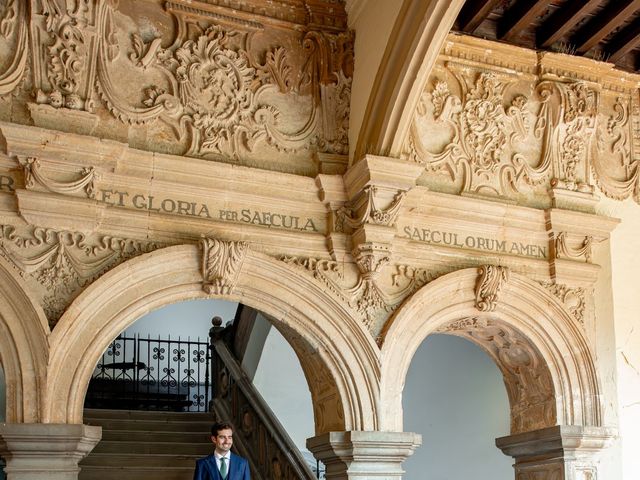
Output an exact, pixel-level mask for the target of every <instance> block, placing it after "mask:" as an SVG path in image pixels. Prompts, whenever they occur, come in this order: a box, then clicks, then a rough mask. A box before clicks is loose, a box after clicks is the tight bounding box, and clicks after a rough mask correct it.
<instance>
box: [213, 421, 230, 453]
mask: <svg viewBox="0 0 640 480" xmlns="http://www.w3.org/2000/svg"><path fill="white" fill-rule="evenodd" d="M211 441H212V442H213V444H214V445H215V446H216V452H218V453H219V454H220V455H224V454H225V453H227V452H228V451H229V450H231V445H233V430H231V429H230V428H224V429H222V430H218V434H217V435H216V436H215V437H211Z"/></svg>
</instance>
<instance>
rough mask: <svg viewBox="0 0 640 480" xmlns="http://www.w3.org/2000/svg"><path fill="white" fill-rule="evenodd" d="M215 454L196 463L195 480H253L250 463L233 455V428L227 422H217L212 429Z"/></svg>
mask: <svg viewBox="0 0 640 480" xmlns="http://www.w3.org/2000/svg"><path fill="white" fill-rule="evenodd" d="M211 441H212V442H213V444H214V445H215V450H214V452H213V453H212V454H211V455H209V456H207V457H204V458H201V459H199V460H197V461H196V471H195V473H194V475H193V480H251V477H250V475H249V473H250V472H249V463H248V462H247V461H246V460H245V459H244V458H242V457H240V456H238V455H236V454H234V453H231V446H232V445H233V427H232V426H231V424H230V423H227V422H217V423H214V424H213V426H212V427H211Z"/></svg>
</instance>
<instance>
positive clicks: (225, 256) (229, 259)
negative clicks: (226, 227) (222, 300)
mask: <svg viewBox="0 0 640 480" xmlns="http://www.w3.org/2000/svg"><path fill="white" fill-rule="evenodd" d="M200 245H201V247H202V280H203V282H202V289H203V290H204V291H205V292H207V293H208V294H210V295H229V294H230V293H231V292H233V289H234V287H235V286H236V283H237V281H238V275H239V274H240V270H241V269H242V263H243V262H244V258H245V256H246V254H247V249H248V248H249V244H248V243H246V242H226V241H224V240H216V239H213V238H203V239H202V240H201V241H200Z"/></svg>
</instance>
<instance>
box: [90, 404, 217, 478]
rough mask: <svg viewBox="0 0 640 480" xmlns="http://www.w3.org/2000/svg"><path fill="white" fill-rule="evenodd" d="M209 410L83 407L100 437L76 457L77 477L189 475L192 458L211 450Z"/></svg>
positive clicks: (163, 476)
mask: <svg viewBox="0 0 640 480" xmlns="http://www.w3.org/2000/svg"><path fill="white" fill-rule="evenodd" d="M213 422H214V416H213V414H211V413H180V412H144V411H131V410H89V409H87V410H85V412H84V423H86V424H88V425H99V426H101V427H102V440H101V441H100V443H98V445H97V446H96V447H95V449H94V450H93V451H92V452H91V453H90V454H89V456H87V457H86V458H85V459H84V460H83V461H82V462H80V467H81V468H82V470H81V472H80V476H79V480H141V479H145V478H149V479H154V480H192V479H193V470H194V468H195V460H196V459H197V458H200V457H203V456H205V455H208V454H209V453H211V452H212V451H213V446H212V444H211V441H210V439H209V437H210V435H211V433H210V430H209V429H210V427H211V424H212V423H213Z"/></svg>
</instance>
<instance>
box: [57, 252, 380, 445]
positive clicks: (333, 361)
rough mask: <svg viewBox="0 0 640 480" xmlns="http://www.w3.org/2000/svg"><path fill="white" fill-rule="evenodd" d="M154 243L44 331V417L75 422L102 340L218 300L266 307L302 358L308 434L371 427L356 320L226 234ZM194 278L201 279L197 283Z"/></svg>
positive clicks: (367, 368)
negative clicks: (157, 313) (161, 313)
mask: <svg viewBox="0 0 640 480" xmlns="http://www.w3.org/2000/svg"><path fill="white" fill-rule="evenodd" d="M206 242H215V244H212V245H211V249H209V248H207V247H206V246H205V257H206V256H207V254H208V253H212V252H213V253H212V256H211V258H212V259H213V260H214V261H213V263H210V264H208V265H206V264H205V266H204V267H203V264H202V263H203V261H202V258H203V252H202V251H201V250H200V249H199V248H198V247H197V246H195V245H182V246H176V247H168V248H164V249H161V250H158V251H155V252H152V253H149V254H146V255H142V256H140V257H137V258H135V259H132V260H129V261H127V262H125V263H123V264H122V265H120V266H118V267H117V268H115V269H114V270H112V271H110V272H108V273H107V274H105V275H104V276H102V277H101V278H100V279H98V280H97V281H96V282H94V283H93V284H92V285H91V286H90V287H89V288H87V290H86V291H84V292H83V293H82V294H81V295H80V296H79V297H78V298H77V299H76V300H75V301H74V302H73V303H72V304H71V306H70V307H69V308H68V309H67V311H66V312H65V314H64V315H63V317H62V318H61V319H60V322H59V323H58V325H57V326H56V329H55V330H54V332H53V334H52V336H51V360H50V363H49V369H50V370H49V371H50V374H49V378H48V391H49V398H50V402H49V403H48V404H47V409H46V421H48V422H63V423H81V421H82V409H83V403H84V395H85V391H86V388H87V385H88V382H89V378H90V376H91V372H92V371H93V368H94V366H95V364H96V362H97V361H98V358H99V356H100V355H101V354H102V352H103V351H104V350H105V348H106V347H107V345H108V343H109V342H110V341H111V340H112V339H113V338H114V337H115V336H116V335H117V334H118V333H119V332H120V331H122V330H123V329H124V328H126V327H127V326H128V325H129V324H131V323H133V322H134V321H135V320H137V319H138V318H139V317H141V316H142V315H143V314H145V313H147V312H149V311H151V310H154V309H156V308H159V307H161V306H163V305H166V304H169V303H173V302H177V301H183V300H189V299H194V298H202V297H205V296H206V295H207V293H205V291H203V287H204V288H205V289H206V290H208V291H209V292H210V294H212V295H215V296H217V297H220V298H225V299H229V300H233V301H238V302H241V303H244V304H247V305H249V306H251V307H253V308H256V309H259V310H261V311H263V312H264V313H266V314H268V315H269V316H270V317H272V318H273V319H274V321H275V322H276V323H277V324H278V326H279V327H280V330H281V331H282V332H283V333H284V334H285V337H290V343H291V345H292V346H293V347H294V349H296V350H297V351H296V353H297V354H298V356H299V358H301V359H304V360H303V361H302V363H303V369H304V370H305V373H306V375H307V377H308V379H309V380H313V381H310V389H311V395H312V399H313V401H314V413H315V422H316V431H317V433H323V432H328V431H330V430H340V431H343V430H374V429H376V428H377V411H378V403H377V398H378V395H377V392H378V379H379V371H378V370H377V368H376V366H377V365H378V362H377V358H378V351H377V347H376V345H375V343H374V342H373V339H372V338H371V336H370V335H369V334H368V332H367V331H366V330H365V329H364V327H363V326H362V325H361V324H359V323H358V322H357V320H355V319H354V318H352V317H351V316H349V314H348V311H347V310H345V309H344V308H343V306H342V305H340V304H339V303H338V302H337V301H336V300H335V299H334V298H332V297H331V296H330V295H328V294H327V293H326V292H324V291H323V290H322V288H321V287H320V285H319V284H317V283H315V282H314V280H313V279H312V278H310V277H305V276H302V275H300V274H299V273H298V272H296V271H295V270H294V269H293V267H291V266H288V265H287V264H285V263H284V262H280V261H277V260H274V259H273V258H271V257H268V256H266V255H263V254H260V253H256V252H253V251H251V250H250V249H248V248H246V246H243V244H238V243H234V242H219V241H215V240H207V241H205V244H206ZM203 276H204V278H205V280H204V282H203Z"/></svg>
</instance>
